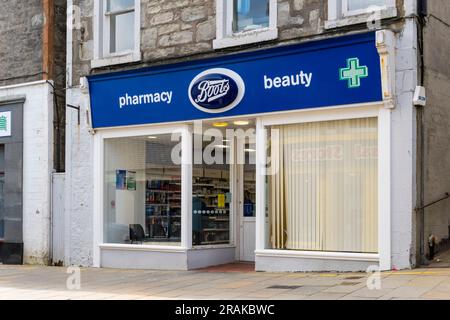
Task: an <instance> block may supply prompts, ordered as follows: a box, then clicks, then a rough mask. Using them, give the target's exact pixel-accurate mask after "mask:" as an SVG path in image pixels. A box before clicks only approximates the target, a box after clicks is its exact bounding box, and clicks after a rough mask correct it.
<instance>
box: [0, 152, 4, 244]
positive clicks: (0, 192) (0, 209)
mask: <svg viewBox="0 0 450 320" xmlns="http://www.w3.org/2000/svg"><path fill="white" fill-rule="evenodd" d="M4 190H5V145H3V144H2V145H0V239H3V238H4V237H5V198H4Z"/></svg>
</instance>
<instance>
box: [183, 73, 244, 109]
mask: <svg viewBox="0 0 450 320" xmlns="http://www.w3.org/2000/svg"><path fill="white" fill-rule="evenodd" d="M244 94H245V84H244V81H243V80H242V78H241V76H240V75H238V74H237V73H236V72H234V71H231V70H229V69H223V68H216V69H209V70H206V71H204V72H202V73H200V74H199V75H198V76H196V77H195V78H194V80H192V82H191V85H190V86H189V99H190V100H191V103H192V104H193V105H194V107H196V108H197V109H199V110H200V111H203V112H207V113H223V112H227V111H230V110H231V109H233V108H235V107H236V106H237V105H238V104H239V103H240V102H241V101H242V98H244Z"/></svg>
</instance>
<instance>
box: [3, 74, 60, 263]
mask: <svg viewBox="0 0 450 320" xmlns="http://www.w3.org/2000/svg"><path fill="white" fill-rule="evenodd" d="M51 92H52V88H51V86H50V85H49V84H48V83H46V82H44V81H40V82H34V83H29V84H23V85H17V86H11V87H2V88H0V97H1V98H4V99H7V98H8V97H14V96H25V97H26V100H25V103H24V107H23V116H24V119H23V121H24V123H23V128H24V134H23V139H24V142H23V143H24V144H23V241H24V262H25V263H26V264H47V263H48V258H49V241H50V208H51V206H50V188H51V179H50V177H51V172H52V170H53V96H52V94H51Z"/></svg>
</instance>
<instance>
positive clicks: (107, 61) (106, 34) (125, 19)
mask: <svg viewBox="0 0 450 320" xmlns="http://www.w3.org/2000/svg"><path fill="white" fill-rule="evenodd" d="M94 3H95V5H94V6H95V8H94V10H95V16H96V18H95V22H94V38H95V39H94V40H95V48H94V60H93V61H92V66H93V67H102V66H107V65H114V64H121V63H127V62H133V61H137V60H140V34H139V31H140V0H98V1H95V2H94Z"/></svg>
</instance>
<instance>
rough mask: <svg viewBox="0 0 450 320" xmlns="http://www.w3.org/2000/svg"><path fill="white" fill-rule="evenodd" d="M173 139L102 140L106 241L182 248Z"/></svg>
mask: <svg viewBox="0 0 450 320" xmlns="http://www.w3.org/2000/svg"><path fill="white" fill-rule="evenodd" d="M178 144H179V141H172V137H171V135H158V136H154V137H153V136H152V137H135V138H123V139H108V140H105V203H104V206H105V210H104V212H105V218H104V220H105V225H104V227H105V241H106V242H107V243H121V244H147V245H177V246H178V245H180V242H181V166H180V165H179V164H178V162H179V159H178V160H177V159H172V150H174V148H175V147H177V146H178Z"/></svg>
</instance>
